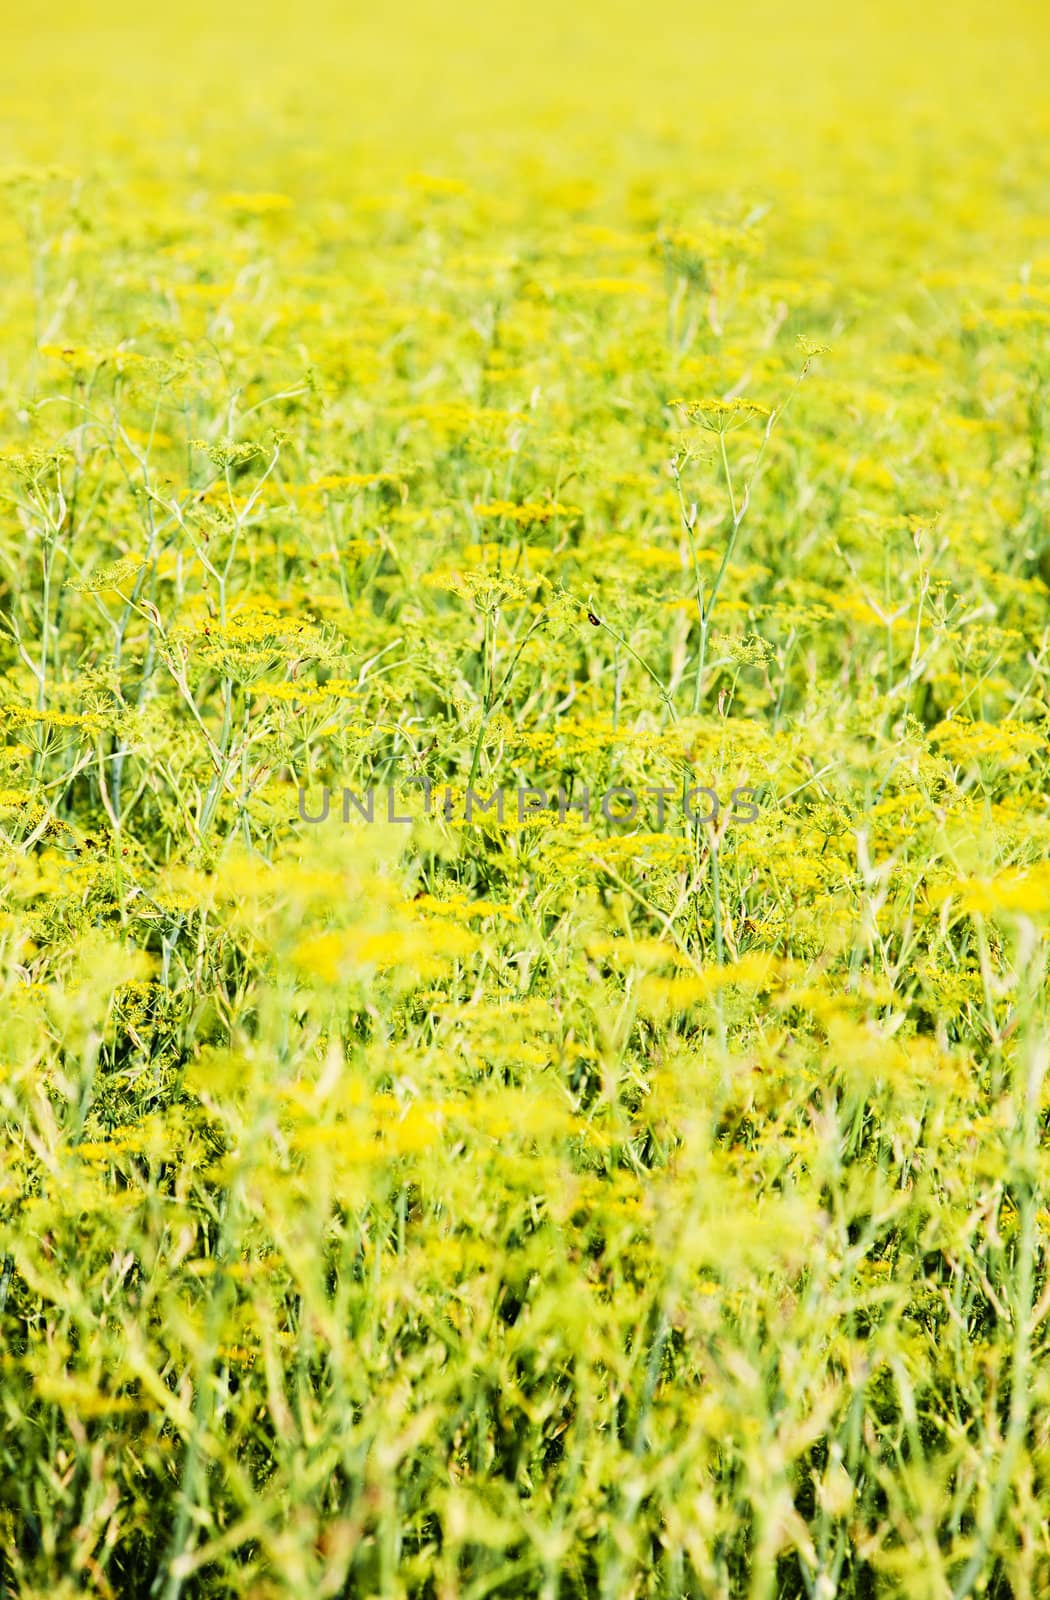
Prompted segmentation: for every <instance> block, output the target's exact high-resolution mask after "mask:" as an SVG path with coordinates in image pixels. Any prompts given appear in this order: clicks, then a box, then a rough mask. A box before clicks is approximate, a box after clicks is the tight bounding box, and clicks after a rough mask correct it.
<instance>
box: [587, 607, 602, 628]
mask: <svg viewBox="0 0 1050 1600" xmlns="http://www.w3.org/2000/svg"><path fill="white" fill-rule="evenodd" d="M587 621H588V622H590V623H593V625H594V627H596V628H600V627H601V625H602V619H601V617H596V616H595V615H594V612H593V611H588V613H587Z"/></svg>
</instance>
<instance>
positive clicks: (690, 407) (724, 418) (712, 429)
mask: <svg viewBox="0 0 1050 1600" xmlns="http://www.w3.org/2000/svg"><path fill="white" fill-rule="evenodd" d="M671 404H672V405H673V406H677V407H678V409H679V410H680V411H684V412H685V415H686V417H687V418H688V419H689V421H690V422H694V423H696V424H698V425H699V426H700V427H701V428H706V429H707V431H708V432H709V433H728V432H729V430H730V428H733V427H736V426H738V425H739V424H740V423H742V422H746V421H747V420H748V418H750V417H759V418H766V417H769V416H770V415H771V411H770V408H769V406H763V405H760V404H759V403H758V401H757V400H743V399H739V398H738V399H735V400H672V401H671Z"/></svg>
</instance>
